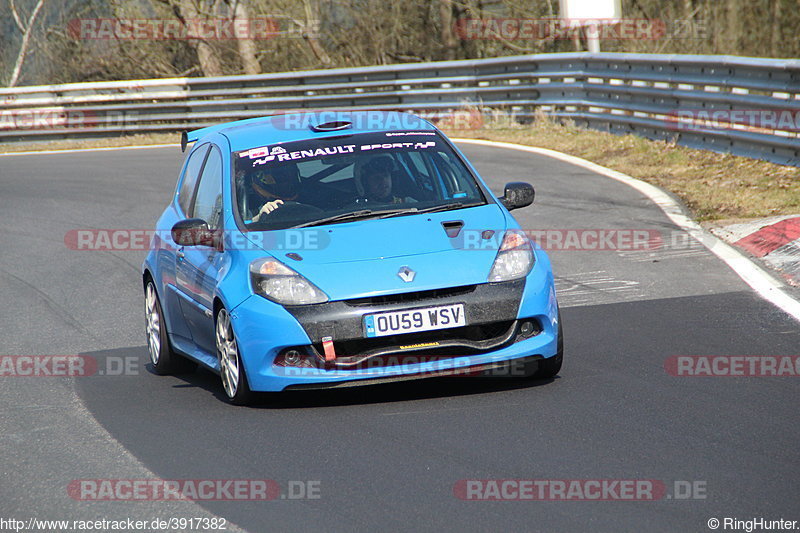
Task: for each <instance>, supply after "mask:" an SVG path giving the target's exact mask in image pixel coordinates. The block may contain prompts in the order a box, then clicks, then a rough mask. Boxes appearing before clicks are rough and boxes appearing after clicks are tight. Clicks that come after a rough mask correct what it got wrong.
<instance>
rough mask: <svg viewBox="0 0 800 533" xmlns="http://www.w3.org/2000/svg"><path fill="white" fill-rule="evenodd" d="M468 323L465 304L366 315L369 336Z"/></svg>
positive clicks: (413, 331) (428, 329) (450, 326)
mask: <svg viewBox="0 0 800 533" xmlns="http://www.w3.org/2000/svg"><path fill="white" fill-rule="evenodd" d="M466 325H467V316H466V313H465V312H464V304H451V305H440V306H436V307H422V308H419V309H406V310H404V311H387V312H385V313H375V314H372V315H365V316H364V331H365V335H366V336H367V337H383V336H385V335H398V334H402V333H417V332H420V331H431V330H434V329H447V328H457V327H460V326H466Z"/></svg>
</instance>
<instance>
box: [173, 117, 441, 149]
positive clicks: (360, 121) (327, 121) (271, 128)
mask: <svg viewBox="0 0 800 533" xmlns="http://www.w3.org/2000/svg"><path fill="white" fill-rule="evenodd" d="M346 122H349V123H350V125H349V126H347V127H346V128H336V126H337V124H334V123H340V124H339V125H341V123H346ZM392 131H437V130H436V128H435V127H434V126H433V125H432V124H431V123H430V122H428V121H427V120H425V119H423V118H421V117H418V116H416V115H413V114H411V113H403V112H398V111H302V112H288V113H282V114H276V115H270V116H265V117H258V118H254V119H247V120H239V121H236V122H228V123H225V124H219V125H216V126H210V127H208V128H202V129H200V130H195V131H193V132H191V133H190V134H189V142H192V141H195V140H201V139H203V138H204V137H206V136H208V135H211V134H214V133H221V134H222V135H224V136H225V137H227V139H228V141H229V142H230V145H231V151H233V152H238V151H240V150H247V149H250V148H257V147H260V146H267V145H270V144H277V143H284V142H291V141H301V140H308V139H323V138H326V137H340V136H342V135H354V134H358V133H376V132H392Z"/></svg>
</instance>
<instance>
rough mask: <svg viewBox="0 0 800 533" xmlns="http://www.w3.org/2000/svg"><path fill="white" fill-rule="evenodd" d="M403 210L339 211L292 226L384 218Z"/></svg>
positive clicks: (305, 226) (300, 226) (301, 226)
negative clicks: (336, 213) (338, 212)
mask: <svg viewBox="0 0 800 533" xmlns="http://www.w3.org/2000/svg"><path fill="white" fill-rule="evenodd" d="M416 209H417V208H416V207H415V208H414V210H415V211H416ZM405 211H407V209H378V210H377V211H376V210H374V209H362V210H360V211H353V212H351V213H341V214H338V215H333V216H330V217H326V218H321V219H319V220H312V221H311V222H304V223H302V224H298V225H297V226H292V227H293V228H307V227H309V226H322V225H324V224H330V223H331V222H344V221H345V220H358V219H362V218H370V217H377V218H384V217H385V216H391V215H394V214H396V213H403V212H405Z"/></svg>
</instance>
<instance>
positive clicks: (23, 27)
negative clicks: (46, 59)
mask: <svg viewBox="0 0 800 533" xmlns="http://www.w3.org/2000/svg"><path fill="white" fill-rule="evenodd" d="M8 1H9V3H10V4H11V14H12V15H13V17H14V23H15V24H16V25H17V28H19V31H21V32H22V43H21V44H20V46H19V52H18V53H17V61H16V62H15V63H14V69H13V70H12V71H11V79H10V80H9V81H8V86H9V87H14V86H16V85H17V81H19V75H20V73H21V72H22V64H23V63H24V62H25V55H26V54H27V53H28V45H29V44H30V40H31V33H32V30H33V25H34V23H35V22H36V16H37V15H39V10H40V9H42V5H44V0H37V2H36V5H35V6H34V8H33V11H31V14H30V15H28V22H27V24H23V23H22V19H21V18H20V16H19V13H18V12H17V6H15V5H14V0H8Z"/></svg>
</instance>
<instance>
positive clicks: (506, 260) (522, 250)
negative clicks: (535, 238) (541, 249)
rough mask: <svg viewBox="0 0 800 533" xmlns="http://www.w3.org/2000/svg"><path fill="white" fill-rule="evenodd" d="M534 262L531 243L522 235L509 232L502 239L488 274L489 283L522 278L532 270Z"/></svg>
mask: <svg viewBox="0 0 800 533" xmlns="http://www.w3.org/2000/svg"><path fill="white" fill-rule="evenodd" d="M535 260H536V259H535V257H534V255H533V248H532V247H531V241H530V240H529V239H528V238H527V237H526V236H525V235H524V234H522V233H517V232H514V231H509V232H507V233H506V234H505V236H504V237H503V244H501V245H500V251H498V252H497V257H496V258H495V260H494V264H493V265H492V271H491V272H490V273H489V281H490V282H494V281H511V280H513V279H520V278H524V277H525V276H527V275H528V273H529V272H530V271H531V268H533V263H534V261H535Z"/></svg>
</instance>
